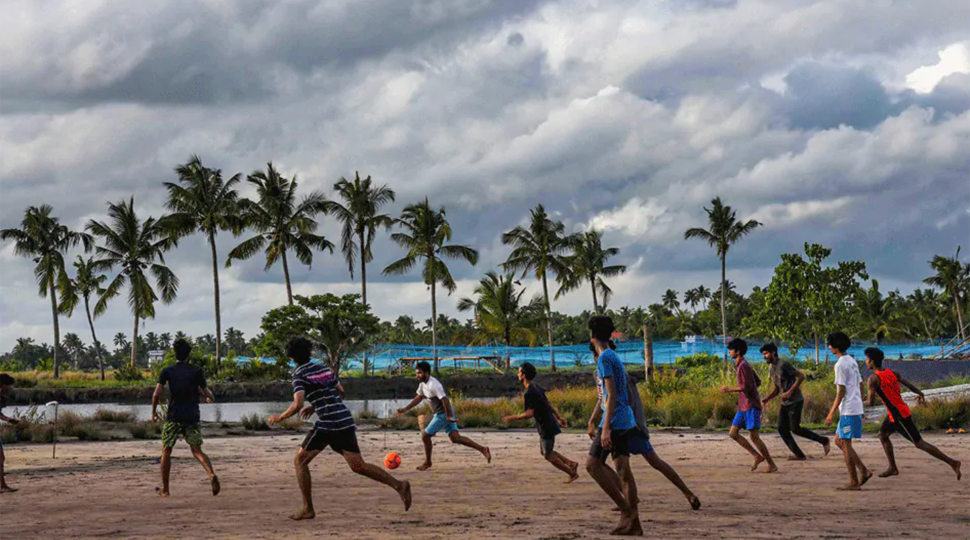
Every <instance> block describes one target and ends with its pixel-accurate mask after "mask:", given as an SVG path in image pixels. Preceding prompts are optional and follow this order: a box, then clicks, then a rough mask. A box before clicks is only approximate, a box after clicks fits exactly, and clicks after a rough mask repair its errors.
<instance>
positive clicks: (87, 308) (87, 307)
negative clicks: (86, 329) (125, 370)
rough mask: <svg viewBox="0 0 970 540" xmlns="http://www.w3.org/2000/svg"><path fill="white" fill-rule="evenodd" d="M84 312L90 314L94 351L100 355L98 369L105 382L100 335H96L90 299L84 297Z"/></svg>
mask: <svg viewBox="0 0 970 540" xmlns="http://www.w3.org/2000/svg"><path fill="white" fill-rule="evenodd" d="M84 311H85V312H86V313H87V314H88V326H90V327H91V339H93V340H94V351H95V352H96V353H98V369H100V370H101V380H102V381H103V380H104V357H103V356H102V355H101V344H100V343H99V342H98V335H97V334H95V333H94V319H92V318H91V307H90V305H89V302H88V297H87V296H85V297H84Z"/></svg>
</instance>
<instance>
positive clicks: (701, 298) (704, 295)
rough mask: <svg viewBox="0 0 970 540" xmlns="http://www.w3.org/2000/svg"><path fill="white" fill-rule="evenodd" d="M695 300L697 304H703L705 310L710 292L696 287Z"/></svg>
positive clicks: (701, 286) (701, 287)
mask: <svg viewBox="0 0 970 540" xmlns="http://www.w3.org/2000/svg"><path fill="white" fill-rule="evenodd" d="M697 299H698V303H700V302H704V309H707V307H708V301H709V300H710V299H711V290H710V289H708V288H707V287H705V286H703V285H698V286H697Z"/></svg>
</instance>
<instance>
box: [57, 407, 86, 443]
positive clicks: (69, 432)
mask: <svg viewBox="0 0 970 540" xmlns="http://www.w3.org/2000/svg"><path fill="white" fill-rule="evenodd" d="M82 422H83V420H82V419H81V416H80V415H79V414H77V413H76V412H74V411H59V412H58V413H57V431H58V433H60V434H61V435H64V436H65V437H73V436H75V434H76V433H77V429H78V427H80V425H81V423H82Z"/></svg>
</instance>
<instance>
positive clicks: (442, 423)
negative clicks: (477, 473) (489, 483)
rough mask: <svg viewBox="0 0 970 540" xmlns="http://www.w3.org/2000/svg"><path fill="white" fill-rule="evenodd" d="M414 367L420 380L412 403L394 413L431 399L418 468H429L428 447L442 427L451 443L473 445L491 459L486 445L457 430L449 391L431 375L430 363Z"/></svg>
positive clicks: (472, 446) (419, 363) (422, 469)
mask: <svg viewBox="0 0 970 540" xmlns="http://www.w3.org/2000/svg"><path fill="white" fill-rule="evenodd" d="M415 368H416V369H415V376H416V377H417V379H418V383H419V384H418V392H417V395H416V396H414V399H412V400H411V403H408V406H407V407H402V408H400V409H398V410H397V413H398V414H404V413H406V412H408V411H410V410H411V409H413V408H415V407H417V406H418V405H420V404H421V402H422V401H424V400H425V399H427V400H428V401H430V402H431V412H432V413H434V418H433V419H432V420H431V422H429V423H428V426H427V427H426V428H425V429H424V431H423V432H421V441H422V442H423V443H424V463H422V464H421V465H420V466H419V467H418V470H419V471H426V470H428V469H430V468H431V449H432V446H433V445H432V441H431V439H432V437H434V436H435V435H436V434H437V433H438V432H439V431H441V430H445V433H446V434H447V435H448V439H449V440H450V441H451V442H452V444H460V445H462V446H467V447H469V448H474V449H475V450H478V451H479V452H481V453H482V455H483V456H485V461H486V462H487V463H491V462H492V452H491V450H489V449H488V447H487V446H482V445H480V444H478V443H476V442H475V441H473V440H471V439H469V438H468V437H465V436H463V435H462V434H461V433H459V432H458V422H457V421H456V420H455V409H454V407H453V406H452V404H451V400H450V399H448V394H447V393H445V387H444V386H442V385H441V383H440V382H438V379H435V378H434V377H432V376H431V364H429V363H427V362H418V364H417V366H415Z"/></svg>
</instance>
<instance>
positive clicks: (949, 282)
mask: <svg viewBox="0 0 970 540" xmlns="http://www.w3.org/2000/svg"><path fill="white" fill-rule="evenodd" d="M960 247H961V246H958V247H957V252H956V255H954V256H953V257H944V256H942V255H936V256H935V257H933V259H932V260H931V261H930V267H931V268H932V269H933V270H934V271H935V272H936V275H933V276H930V277H928V278H926V279H924V280H923V283H926V284H927V285H931V286H933V287H936V288H938V289H943V292H944V293H945V294H946V295H947V296H949V298H950V300H951V301H952V302H953V312H954V314H955V315H956V320H957V336H959V337H960V340H961V341H964V340H966V339H967V337H966V333H965V332H964V329H963V310H962V308H961V307H960V304H961V302H962V292H963V291H962V290H961V289H964V288H965V285H966V281H967V280H968V276H970V265H964V264H962V263H961V262H960Z"/></svg>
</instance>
